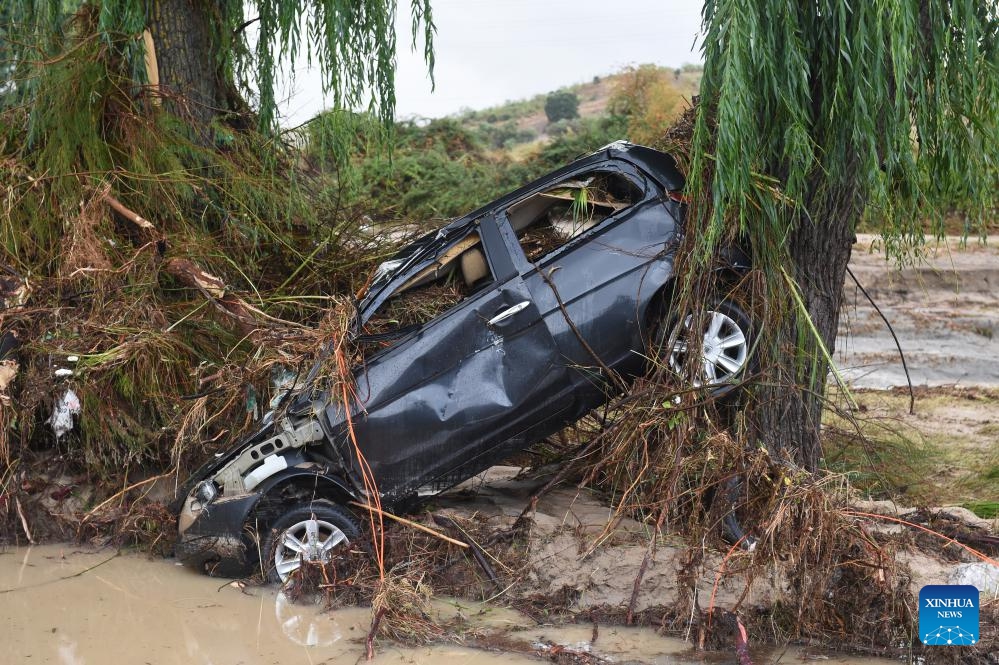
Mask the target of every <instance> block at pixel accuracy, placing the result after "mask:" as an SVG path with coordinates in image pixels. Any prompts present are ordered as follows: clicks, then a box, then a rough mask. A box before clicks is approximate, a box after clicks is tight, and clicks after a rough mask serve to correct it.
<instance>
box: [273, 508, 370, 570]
mask: <svg viewBox="0 0 999 665" xmlns="http://www.w3.org/2000/svg"><path fill="white" fill-rule="evenodd" d="M360 537H361V529H360V526H359V525H358V523H357V520H356V519H355V518H354V515H353V514H352V513H351V512H350V511H349V510H347V509H345V508H343V507H341V506H337V505H335V504H333V503H330V502H329V501H310V502H308V503H300V504H297V505H294V506H292V507H290V508H289V509H288V510H286V511H285V512H284V513H283V514H282V515H281V516H280V517H278V518H277V519H276V520H274V523H273V524H272V525H271V528H270V529H269V530H268V532H267V536H266V538H265V539H264V542H263V550H262V552H263V556H264V562H263V569H264V571H265V574H266V576H267V579H268V580H269V581H271V582H276V583H278V584H283V583H284V582H286V581H287V580H288V578H289V576H291V574H292V573H293V572H294V571H296V570H298V569H299V568H300V567H301V565H302V561H303V560H305V561H322V562H323V563H328V562H330V561H332V560H333V559H334V557H336V556H337V555H338V554H342V553H343V552H345V551H346V550H347V547H348V546H349V545H350V544H351V543H355V542H357V541H359V540H360Z"/></svg>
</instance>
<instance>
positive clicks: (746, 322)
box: [659, 300, 753, 395]
mask: <svg viewBox="0 0 999 665" xmlns="http://www.w3.org/2000/svg"><path fill="white" fill-rule="evenodd" d="M695 326H697V327H698V328H699V330H697V331H695V330H694V327H695ZM698 338H700V339H699V340H698ZM752 338H753V328H752V323H751V320H750V318H749V316H748V315H747V314H746V313H745V312H743V311H742V309H741V308H740V307H739V306H738V305H736V304H735V303H733V302H732V301H730V300H722V301H720V302H717V303H715V304H714V305H712V306H711V307H710V308H708V309H707V310H706V311H704V312H703V313H702V314H700V315H698V316H695V315H693V314H688V315H687V316H685V317H683V319H681V320H678V321H675V322H674V323H672V325H669V326H663V327H662V329H661V331H660V340H659V342H660V344H659V348H660V349H661V351H660V357H661V358H664V359H665V360H667V362H668V363H669V367H670V369H671V370H672V371H674V372H676V373H677V374H680V375H687V372H688V371H689V369H690V368H691V367H693V368H694V376H693V377H692V382H693V385H694V386H695V387H698V388H700V387H708V388H711V392H712V393H713V394H716V395H717V394H723V393H726V392H728V391H730V390H732V389H733V388H734V387H735V384H736V383H737V382H738V381H739V379H740V378H741V377H742V375H743V374H744V373H745V371H746V368H747V367H748V366H749V362H750V354H751V351H752ZM691 352H695V353H698V352H699V353H700V362H696V361H694V364H693V365H692V364H691V363H692V359H691V358H690V356H689V354H690V353H691Z"/></svg>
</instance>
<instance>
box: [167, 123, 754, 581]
mask: <svg viewBox="0 0 999 665" xmlns="http://www.w3.org/2000/svg"><path fill="white" fill-rule="evenodd" d="M683 186H684V180H683V177H682V175H681V174H680V172H679V171H678V170H677V167H676V163H675V161H674V160H673V158H672V157H670V156H669V155H667V154H664V153H661V152H657V151H655V150H652V149H650V148H646V147H642V146H637V145H632V144H628V143H624V142H618V143H614V144H611V145H609V146H606V147H605V148H602V149H601V150H599V151H597V152H595V153H593V154H591V155H589V156H587V157H584V158H582V159H580V160H578V161H576V162H574V163H572V164H569V165H568V166H565V167H564V168H562V169H560V170H558V171H556V172H554V173H551V174H549V175H547V176H544V177H542V178H540V179H538V180H536V181H534V182H532V183H530V184H528V185H526V186H525V187H523V188H521V189H519V190H517V191H515V192H512V193H510V194H508V195H506V196H504V197H502V198H500V199H499V200H497V201H494V202H492V203H490V204H488V205H486V206H484V207H482V208H480V209H478V210H476V211H474V212H471V213H469V214H467V215H465V216H464V217H461V218H459V219H457V220H455V221H453V222H451V223H450V224H448V225H447V226H445V227H444V228H442V229H440V230H438V231H435V232H433V233H430V234H428V235H426V236H424V237H423V238H421V239H419V240H418V241H416V242H415V243H413V244H411V245H410V246H408V247H406V248H405V249H403V250H402V251H401V252H400V253H399V254H398V255H397V256H396V257H394V258H393V259H392V260H391V261H387V262H386V263H384V264H382V265H381V266H380V267H379V268H378V270H377V272H376V273H375V275H374V277H373V278H372V280H371V284H370V286H369V287H368V289H367V292H366V294H365V295H364V297H363V299H362V300H361V302H360V304H359V307H358V310H357V319H356V321H355V325H354V335H355V336H356V342H357V343H358V344H360V345H366V348H369V351H367V352H366V353H365V356H364V362H363V363H362V364H361V365H360V366H359V367H358V368H357V369H356V370H355V372H354V377H353V379H354V385H355V391H356V400H353V401H352V402H353V403H352V405H351V412H350V414H349V415H350V419H349V420H350V427H348V417H347V416H348V414H347V413H346V411H345V408H344V406H343V402H342V400H338V399H332V398H328V397H327V398H324V397H323V396H322V394H320V395H319V397H318V398H317V397H315V396H314V395H312V394H310V395H308V396H307V395H304V394H303V395H300V396H298V397H297V398H294V399H292V400H291V403H290V406H288V407H287V408H284V409H282V410H281V411H280V412H279V413H280V415H278V416H275V415H274V414H270V415H268V416H267V417H266V418H265V419H264V422H263V426H262V427H261V428H259V429H258V431H257V432H256V433H254V434H253V435H251V436H249V437H247V438H245V439H243V440H241V441H239V442H238V443H237V444H236V445H234V446H233V447H232V448H231V449H230V450H228V451H227V452H225V453H222V454H220V455H217V456H216V458H215V459H212V460H210V461H209V462H208V463H207V464H206V465H205V466H204V467H202V468H201V469H200V470H199V471H198V472H197V473H196V474H195V475H194V476H193V477H192V479H191V481H190V482H189V483H188V485H187V486H186V487H187V488H188V489H187V492H186V494H185V495H184V496H182V497H181V502H182V505H180V506H179V530H180V538H179V542H178V544H177V546H176V553H177V555H178V557H179V558H180V559H181V560H182V561H183V562H184V563H186V564H188V565H191V566H194V567H196V568H198V569H201V570H204V571H206V572H208V573H211V574H215V575H221V576H228V577H239V576H245V575H248V574H252V573H253V572H254V571H256V570H259V571H261V572H263V573H264V574H265V575H267V576H268V577H269V578H270V579H272V580H275V581H279V580H285V579H287V578H288V576H289V575H290V574H291V573H292V572H293V571H294V570H296V569H297V568H298V567H299V566H300V565H301V562H302V561H303V560H329V559H330V558H331V557H332V556H334V554H335V553H336V552H337V551H338V549H339V548H343V547H344V546H346V545H347V544H348V543H350V542H352V541H355V540H357V539H359V538H360V537H361V536H360V534H361V529H360V527H359V524H358V519H357V517H356V516H355V513H354V512H352V506H355V505H356V504H358V503H361V504H364V503H366V502H367V501H368V499H369V497H370V495H371V490H370V489H367V490H366V489H365V487H366V485H365V482H364V478H363V476H364V474H365V473H368V474H369V480H370V479H373V481H374V485H375V486H376V487H377V492H378V495H379V497H380V500H381V504H382V506H383V507H385V508H386V509H388V510H393V509H399V508H401V507H404V506H405V505H407V504H408V502H411V501H413V500H414V499H415V498H417V497H420V496H426V495H430V494H433V493H436V492H440V491H443V490H445V489H447V488H450V487H453V486H454V485H456V484H458V483H460V482H461V481H463V480H465V479H467V478H470V477H471V476H473V475H475V474H476V473H479V472H481V471H483V470H485V469H486V468H488V467H490V466H492V465H494V464H496V463H498V462H499V461H501V460H502V459H504V458H505V457H508V456H509V455H511V454H512V453H514V452H517V451H520V450H523V449H525V448H526V447H527V446H529V445H531V444H533V443H536V442H538V441H540V440H542V439H544V438H545V437H548V436H550V435H552V434H553V433H555V432H557V431H558V430H560V429H561V428H563V427H565V426H566V425H567V424H570V423H573V422H575V421H576V420H578V419H579V418H581V417H582V416H583V415H584V414H586V413H587V412H588V411H590V410H591V409H593V408H594V407H597V406H599V405H601V404H603V403H606V402H607V401H608V399H610V397H611V396H613V394H614V392H615V389H614V388H612V387H610V386H609V384H608V380H607V379H608V372H609V371H612V372H615V373H617V374H618V375H620V376H622V377H625V378H626V379H627V378H629V377H632V378H633V377H636V376H638V375H640V374H642V373H643V372H645V371H646V370H647V368H648V365H649V362H650V360H649V355H650V354H649V349H650V348H651V347H652V345H653V343H654V341H656V340H658V341H659V345H660V346H664V344H663V339H665V338H666V337H669V339H670V343H669V345H668V346H669V349H668V351H665V352H659V353H658V355H657V357H658V358H659V359H660V360H661V361H663V362H669V363H670V365H673V366H674V367H676V368H677V369H679V368H680V366H681V365H682V364H683V363H685V362H687V360H688V358H687V340H696V342H697V343H696V344H691V345H690V348H691V350H692V351H693V350H694V349H697V351H698V352H699V353H700V354H701V358H700V359H699V364H698V367H700V366H703V371H701V372H700V378H699V381H700V382H701V383H702V384H703V385H705V386H707V387H709V388H714V387H724V386H727V385H731V384H732V383H734V382H735V381H736V380H737V379H738V377H739V376H740V374H741V373H742V372H743V371H744V370H745V368H746V366H747V363H748V358H749V354H750V349H751V335H752V328H751V322H750V319H749V317H748V316H747V314H746V313H745V312H743V311H742V310H741V309H740V308H739V307H738V306H737V305H736V304H735V303H734V302H731V301H729V300H724V299H722V300H719V301H715V302H712V303H708V304H706V305H705V308H706V310H707V311H706V315H705V316H698V317H696V321H698V322H699V323H698V324H697V325H698V326H699V327H701V328H703V329H702V330H699V331H696V332H695V331H693V330H691V329H690V328H691V326H692V324H691V321H692V320H693V319H692V318H691V317H689V316H688V317H678V316H677V314H676V313H674V312H673V311H672V309H671V302H670V299H671V293H672V286H673V281H674V277H675V274H674V259H675V254H676V250H677V248H678V246H679V241H680V238H681V234H682V233H683V232H684V230H683V219H684V208H685V206H684V204H683V202H682V198H681V196H680V192H681V190H682V189H683ZM745 268H746V262H745V261H744V260H743V259H742V258H740V257H736V258H735V259H734V260H733V261H731V262H730V265H729V267H728V269H729V270H733V271H736V272H738V271H741V270H744V269H745ZM429 292H432V293H433V296H434V302H436V303H438V304H439V303H441V302H443V303H444V306H443V307H437V308H435V310H434V311H427V310H428V308H422V307H419V306H415V305H414V304H413V303H414V301H413V300H412V299H413V297H414V295H417V294H421V293H423V294H426V293H429ZM700 322H703V323H700ZM663 331H666V332H663ZM701 337H703V343H701V342H702V340H701ZM351 430H352V434H353V436H351ZM368 487H369V488H370V487H371V484H370V483H369V484H368ZM359 514H360V513H359Z"/></svg>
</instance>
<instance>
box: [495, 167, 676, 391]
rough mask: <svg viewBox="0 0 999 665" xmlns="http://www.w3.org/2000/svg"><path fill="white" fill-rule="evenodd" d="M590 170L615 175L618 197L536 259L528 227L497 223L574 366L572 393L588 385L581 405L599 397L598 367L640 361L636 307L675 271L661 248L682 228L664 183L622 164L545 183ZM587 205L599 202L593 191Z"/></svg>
mask: <svg viewBox="0 0 999 665" xmlns="http://www.w3.org/2000/svg"><path fill="white" fill-rule="evenodd" d="M594 178H597V179H600V178H602V179H605V180H606V181H607V182H611V181H613V182H614V183H615V184H616V189H617V190H618V199H619V202H618V203H614V204H613V205H611V206H610V207H609V208H608V210H607V211H606V212H607V214H606V216H605V217H602V218H601V219H600V220H599V221H595V222H593V223H592V226H587V228H585V230H582V231H581V232H579V233H578V234H576V235H574V236H573V237H571V238H570V239H568V240H567V241H566V242H565V243H564V244H563V245H561V246H558V247H556V248H554V249H551V250H550V251H547V248H546V251H547V253H546V254H544V255H541V256H537V257H535V258H534V260H531V259H530V257H528V256H527V254H526V253H525V249H524V244H525V228H521V229H517V228H515V227H517V226H520V225H521V224H522V223H518V222H517V221H516V220H514V221H513V222H512V223H507V222H505V221H504V222H503V223H501V231H502V232H503V234H504V237H505V239H506V240H507V243H508V244H509V245H511V255H512V256H514V259H515V263H517V264H518V265H519V267H520V268H519V269H520V270H521V271H522V272H523V274H524V278H525V282H526V284H527V286H528V289H529V290H530V291H531V293H532V294H533V295H534V299H535V301H536V302H537V304H538V307H539V309H540V310H541V315H542V318H543V319H544V320H545V322H546V325H547V326H548V328H549V330H550V331H551V332H552V335H553V338H554V339H555V341H556V343H557V345H558V347H559V349H560V351H561V353H562V354H563V356H564V358H565V362H566V363H567V364H568V365H570V366H571V367H572V368H573V369H572V377H571V378H572V381H573V382H574V383H575V384H576V385H577V386H579V387H580V388H581V390H580V391H577V396H579V397H583V393H585V392H587V391H588V392H589V393H590V395H589V401H588V403H587V404H585V405H582V407H585V406H593V405H594V403H597V402H599V399H600V393H601V386H602V382H601V380H599V379H598V377H599V376H600V374H601V370H602V368H603V367H612V368H615V369H619V370H622V371H624V372H626V373H632V372H637V371H641V368H642V367H643V366H644V358H643V355H642V354H643V353H644V350H645V348H646V345H645V343H644V340H643V339H642V336H643V332H644V327H645V323H646V322H645V321H641V320H640V315H641V313H642V312H643V311H644V305H645V304H646V303H647V302H648V300H649V299H650V298H651V297H652V296H653V295H654V294H655V293H656V292H657V291H658V290H659V289H660V288H661V287H662V286H663V285H664V284H665V283H666V282H667V281H668V279H670V278H671V276H672V273H673V259H672V252H668V251H666V250H667V247H668V246H670V243H674V242H675V239H676V237H677V232H678V228H679V226H678V224H677V222H676V220H675V219H674V217H673V216H672V215H671V214H670V212H669V211H668V209H667V208H666V206H665V205H664V203H663V199H662V192H661V190H660V189H659V188H658V187H657V186H656V185H655V184H654V183H652V182H651V181H650V180H649V179H648V178H646V177H645V176H644V174H642V173H641V172H639V171H637V170H636V169H634V168H632V167H630V165H627V164H621V163H605V164H601V165H597V166H595V167H592V166H591V167H590V168H589V169H587V170H586V171H584V172H582V173H570V174H568V175H567V176H565V178H564V179H563V181H562V183H555V184H554V185H553V186H549V188H548V191H551V190H552V189H555V190H557V189H558V188H559V186H560V184H564V183H579V182H581V181H589V180H592V179H594ZM540 194H541V195H546V194H545V192H541V193H540ZM549 196H550V195H549ZM590 205H591V207H593V206H594V205H599V204H594V203H593V199H592V195H591V198H590ZM518 206H519V209H528V208H530V207H531V202H530V200H529V199H527V200H524V201H522V202H518V203H516V204H514V205H513V206H511V207H510V208H508V211H510V217H516V215H518V214H519V209H518ZM535 207H537V206H535ZM526 228H530V227H529V226H528V227H526ZM594 356H596V357H594Z"/></svg>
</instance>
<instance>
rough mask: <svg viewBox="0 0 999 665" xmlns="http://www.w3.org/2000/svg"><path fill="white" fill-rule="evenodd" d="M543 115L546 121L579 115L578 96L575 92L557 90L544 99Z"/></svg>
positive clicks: (567, 118) (568, 118)
mask: <svg viewBox="0 0 999 665" xmlns="http://www.w3.org/2000/svg"><path fill="white" fill-rule="evenodd" d="M545 116H546V117H547V118H548V122H558V121H559V120H572V119H573V118H578V117H579V98H578V97H577V96H576V93H574V92H570V91H568V90H558V91H556V92H553V93H551V94H549V95H548V97H547V98H546V99H545Z"/></svg>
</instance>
